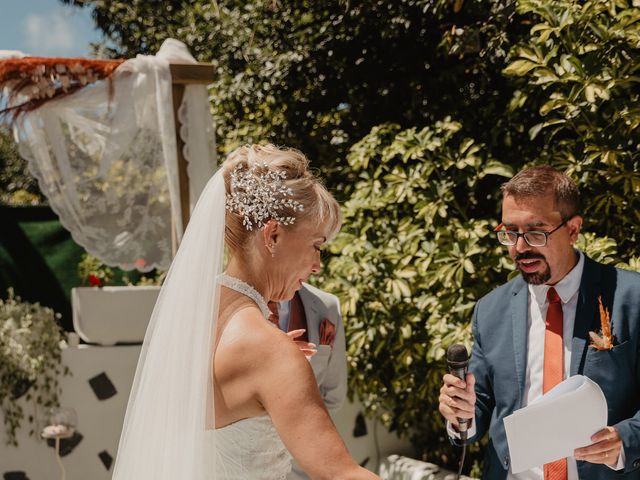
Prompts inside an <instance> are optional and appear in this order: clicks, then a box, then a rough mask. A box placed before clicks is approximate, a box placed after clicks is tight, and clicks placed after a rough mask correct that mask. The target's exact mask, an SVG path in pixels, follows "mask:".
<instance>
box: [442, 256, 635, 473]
mask: <svg viewBox="0 0 640 480" xmlns="http://www.w3.org/2000/svg"><path fill="white" fill-rule="evenodd" d="M576 252H577V254H578V255H579V259H578V263H577V264H576V265H575V267H573V269H572V270H571V271H570V272H569V273H568V274H567V275H565V277H564V278H563V279H562V280H560V281H559V282H558V283H557V284H555V285H528V288H529V315H528V318H527V339H528V342H527V368H526V371H525V384H524V396H523V399H522V407H526V406H527V405H529V404H530V403H531V402H533V401H534V400H535V399H537V398H538V397H541V396H542V373H543V368H544V336H545V329H546V325H545V324H546V322H545V319H546V317H547V308H548V306H549V303H548V302H547V291H548V290H549V288H551V286H553V288H555V289H556V292H558V295H559V296H560V300H562V329H563V331H562V341H563V344H564V375H563V378H564V379H566V378H567V377H568V376H569V372H570V365H571V346H572V341H573V324H574V322H575V318H576V309H577V306H578V291H579V290H580V281H581V279H582V271H583V270H584V255H583V254H582V252H579V251H576ZM447 431H448V432H449V435H450V436H452V437H454V438H459V436H458V434H457V432H455V430H453V428H452V427H451V426H450V425H447ZM452 433H453V435H452ZM473 435H475V422H473V423H472V425H471V428H470V429H469V433H468V436H469V437H472V436H473ZM585 446H586V445H585ZM622 468H624V450H621V452H620V456H619V457H618V464H617V465H616V466H615V468H613V470H621V469H622ZM543 478H544V474H543V469H542V466H540V467H536V468H532V469H531V470H526V471H524V472H520V473H518V474H513V473H511V471H509V474H508V476H507V479H508V480H542V479H543ZM567 480H578V469H577V465H576V460H575V459H574V458H573V457H567Z"/></svg>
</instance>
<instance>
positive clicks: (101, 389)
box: [89, 372, 118, 400]
mask: <svg viewBox="0 0 640 480" xmlns="http://www.w3.org/2000/svg"><path fill="white" fill-rule="evenodd" d="M89 385H91V389H92V390H93V393H95V394H96V397H98V400H106V399H107V398H111V397H113V396H114V395H115V394H116V393H118V391H117V390H116V387H114V386H113V383H111V380H109V377H107V374H106V373H104V372H102V373H101V374H100V375H96V376H95V377H93V378H90V379H89Z"/></svg>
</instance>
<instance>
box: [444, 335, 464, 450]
mask: <svg viewBox="0 0 640 480" xmlns="http://www.w3.org/2000/svg"><path fill="white" fill-rule="evenodd" d="M447 366H448V367H449V373H450V374H451V375H453V376H455V377H458V378H459V379H460V380H462V381H463V382H466V377H467V367H468V366H469V354H468V353H467V349H466V347H465V346H464V345H460V344H459V343H455V344H453V345H451V346H450V347H449V348H447ZM468 427H469V419H467V418H460V417H458V432H459V433H460V440H462V442H465V441H466V440H467V428H468Z"/></svg>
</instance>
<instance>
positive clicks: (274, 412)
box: [253, 335, 379, 480]
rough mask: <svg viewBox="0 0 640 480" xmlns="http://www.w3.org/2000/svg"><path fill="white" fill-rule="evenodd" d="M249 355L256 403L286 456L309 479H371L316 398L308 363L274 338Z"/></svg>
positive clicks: (287, 341)
mask: <svg viewBox="0 0 640 480" xmlns="http://www.w3.org/2000/svg"><path fill="white" fill-rule="evenodd" d="M274 340H275V341H273V342H269V343H271V344H270V345H264V344H263V345H261V346H260V347H259V348H257V349H256V350H254V352H253V354H256V355H258V357H257V358H259V359H260V362H259V363H258V364H257V365H259V366H258V367H257V368H256V369H255V374H256V375H254V376H253V377H254V381H255V385H256V395H257V399H258V401H259V402H260V403H261V404H262V405H263V407H264V408H265V410H266V411H267V412H268V414H269V415H270V416H271V419H272V421H273V423H274V425H275V427H276V429H277V431H278V433H279V434H280V437H281V438H282V441H283V442H284V444H285V445H286V447H287V448H288V449H289V451H290V452H291V454H292V455H293V456H294V457H295V459H296V460H297V461H298V463H300V465H301V466H302V468H303V469H304V470H305V472H307V473H308V474H309V476H310V477H311V478H312V479H314V480H323V479H328V480H351V479H357V480H369V479H378V478H379V477H378V476H377V475H374V474H373V473H371V472H369V471H368V470H366V469H364V468H362V467H360V466H359V465H358V464H357V463H356V461H355V460H354V459H353V458H352V457H351V455H350V454H349V452H348V450H347V448H346V446H345V444H344V442H343V441H342V438H341V437H340V435H339V434H338V432H337V430H336V428H335V426H334V424H333V422H332V420H331V417H329V414H328V413H327V410H326V408H325V406H324V403H323V402H322V398H321V397H320V392H319V390H318V386H317V383H316V379H315V376H314V375H313V371H312V369H311V366H310V365H309V362H308V361H307V359H306V358H305V357H304V355H303V354H302V353H301V352H300V351H299V350H298V348H297V347H296V346H295V344H294V343H293V342H291V340H290V339H289V338H287V337H286V336H284V335H278V336H277V338H275V339H274Z"/></svg>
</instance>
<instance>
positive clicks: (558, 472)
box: [542, 287, 567, 480]
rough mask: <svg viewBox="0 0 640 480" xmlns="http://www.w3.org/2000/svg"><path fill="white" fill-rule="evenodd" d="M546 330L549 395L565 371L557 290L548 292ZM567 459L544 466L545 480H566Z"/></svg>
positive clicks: (545, 382)
mask: <svg viewBox="0 0 640 480" xmlns="http://www.w3.org/2000/svg"><path fill="white" fill-rule="evenodd" d="M547 301H548V302H549V307H548V308H547V320H546V329H545V332H544V367H543V372H542V392H543V393H547V392H548V391H549V390H551V388H553V387H554V386H555V385H557V384H558V383H560V382H561V381H562V378H563V370H564V346H563V344H562V301H561V300H560V296H559V295H558V292H556V289H555V288H553V287H551V288H550V289H549V291H548V292H547ZM566 479H567V459H566V458H562V459H560V460H556V461H555V462H551V463H547V464H545V465H544V480H566Z"/></svg>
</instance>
